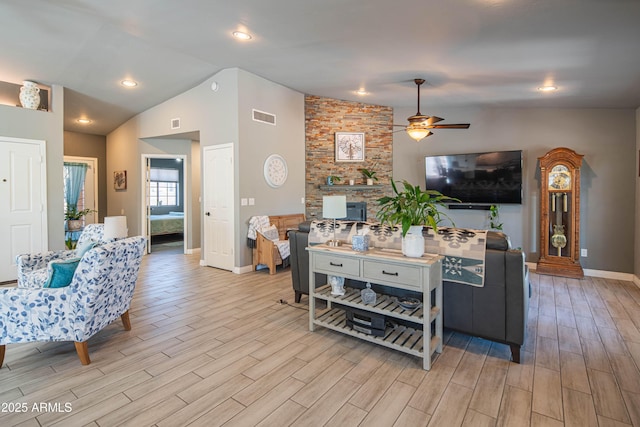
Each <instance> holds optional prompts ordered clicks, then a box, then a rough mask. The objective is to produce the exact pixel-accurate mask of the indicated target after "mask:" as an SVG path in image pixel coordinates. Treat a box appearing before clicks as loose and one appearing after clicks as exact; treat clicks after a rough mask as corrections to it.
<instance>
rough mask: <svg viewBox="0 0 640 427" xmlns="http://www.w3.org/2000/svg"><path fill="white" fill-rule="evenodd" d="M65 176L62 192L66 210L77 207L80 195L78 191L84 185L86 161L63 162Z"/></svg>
mask: <svg viewBox="0 0 640 427" xmlns="http://www.w3.org/2000/svg"><path fill="white" fill-rule="evenodd" d="M64 168H65V171H66V173H65V178H64V194H65V201H66V202H67V210H71V209H77V208H78V198H79V197H80V191H82V186H83V185H84V178H85V176H86V175H87V164H86V163H70V162H65V163H64Z"/></svg>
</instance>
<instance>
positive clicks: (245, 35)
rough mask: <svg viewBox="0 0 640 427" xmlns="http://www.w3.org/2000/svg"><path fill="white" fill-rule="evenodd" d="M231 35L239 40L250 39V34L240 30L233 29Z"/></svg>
mask: <svg viewBox="0 0 640 427" xmlns="http://www.w3.org/2000/svg"><path fill="white" fill-rule="evenodd" d="M233 37H235V38H237V39H240V40H251V34H249V33H245V32H242V31H234V32H233Z"/></svg>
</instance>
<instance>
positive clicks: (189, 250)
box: [187, 248, 200, 255]
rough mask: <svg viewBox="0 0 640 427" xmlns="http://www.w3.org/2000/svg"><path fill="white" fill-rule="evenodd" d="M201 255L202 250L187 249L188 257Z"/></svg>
mask: <svg viewBox="0 0 640 427" xmlns="http://www.w3.org/2000/svg"><path fill="white" fill-rule="evenodd" d="M198 253H200V248H193V249H187V255H193V254H198Z"/></svg>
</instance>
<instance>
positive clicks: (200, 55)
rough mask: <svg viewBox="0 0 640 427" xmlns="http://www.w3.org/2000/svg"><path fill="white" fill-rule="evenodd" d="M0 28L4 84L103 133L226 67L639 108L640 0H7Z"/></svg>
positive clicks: (430, 105) (400, 103)
mask: <svg viewBox="0 0 640 427" xmlns="http://www.w3.org/2000/svg"><path fill="white" fill-rule="evenodd" d="M236 30H243V31H246V32H248V33H250V34H251V35H252V39H251V40H249V41H239V40H237V39H234V38H233V36H232V32H233V31H236ZM0 40H2V41H1V42H0V63H1V64H2V65H1V66H0V81H7V82H12V83H20V82H22V81H23V80H34V81H36V82H39V83H41V84H44V85H51V84H58V85H62V86H64V87H65V129H66V130H72V131H78V132H87V133H93V134H106V133H108V132H110V131H111V130H113V129H114V128H116V127H117V126H118V125H120V124H121V123H123V122H124V121H126V120H127V119H129V118H130V117H132V116H134V115H135V114H137V113H139V112H141V111H144V110H146V109H148V108H150V107H152V106H154V105H157V104H159V103H161V102H162V101H164V100H166V99H168V98H171V97H172V96H175V95H177V94H179V93H181V92H184V91H185V90H187V89H189V88H192V87H194V86H195V85H197V84H199V83H201V82H202V81H204V80H205V79H206V78H208V77H210V76H211V75H213V74H215V73H216V72H217V71H219V70H221V69H224V68H229V67H239V68H242V69H244V70H247V71H249V72H252V73H254V74H257V75H259V76H262V77H264V78H266V79H268V80H271V81H274V82H277V83H280V84H282V85H284V86H287V87H290V88H292V89H295V90H297V91H300V92H302V93H307V94H313V95H321V96H327V97H332V98H337V99H346V100H353V101H361V102H365V103H372V104H379V105H386V106H391V107H411V106H415V105H416V99H415V93H416V90H415V85H414V83H413V79H414V78H415V77H422V78H424V79H426V81H427V83H426V84H425V85H424V86H423V91H422V110H423V111H422V112H423V113H424V114H437V111H434V110H435V109H437V107H440V106H443V107H444V106H447V107H448V106H483V105H489V106H500V107H513V108H518V107H581V108H582V107H583V108H637V107H639V106H640V44H639V43H638V42H639V41H640V1H637V0H448V1H444V0H393V1H389V0H318V1H312V0H237V1H229V0H186V1H177V0H134V1H131V0H109V1H104V0H56V1H50V0H30V1H24V0H3V1H1V2H0ZM125 78H130V79H134V80H136V81H137V82H138V83H139V85H138V86H137V87H136V88H135V89H127V88H124V87H122V86H121V85H120V84H119V83H120V81H122V80H123V79H125ZM543 85H553V86H556V87H557V88H558V90H556V91H555V92H550V93H544V92H541V91H539V90H538V87H540V86H543ZM360 88H363V89H365V90H366V91H367V92H368V94H367V95H363V96H361V95H357V94H356V93H355V91H356V90H357V89H360ZM83 116H86V117H89V118H91V119H92V120H93V123H91V124H90V125H88V126H83V125H80V124H78V123H77V122H76V119H77V118H79V117H83ZM0 120H1V117H0Z"/></svg>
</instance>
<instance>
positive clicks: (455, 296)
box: [289, 221, 530, 363]
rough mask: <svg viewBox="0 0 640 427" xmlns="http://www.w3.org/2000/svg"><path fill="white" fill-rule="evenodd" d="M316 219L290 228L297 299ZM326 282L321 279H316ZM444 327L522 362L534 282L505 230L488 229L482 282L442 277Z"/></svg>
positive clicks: (305, 282)
mask: <svg viewBox="0 0 640 427" xmlns="http://www.w3.org/2000/svg"><path fill="white" fill-rule="evenodd" d="M310 229H311V222H310V221H307V222H303V223H301V224H300V225H299V226H298V229H297V230H290V231H289V241H290V245H291V275H292V281H293V290H294V292H295V300H296V302H300V300H301V296H302V295H303V294H307V295H308V294H309V255H308V253H307V251H306V249H305V248H306V247H307V245H308V244H309V232H310ZM316 282H317V283H318V282H319V283H324V282H323V281H322V280H316ZM443 290H444V292H443V293H444V301H443V317H444V327H445V328H449V329H452V330H455V331H459V332H463V333H466V334H469V335H473V336H477V337H481V338H485V339H488V340H491V341H496V342H500V343H504V344H508V345H509V346H510V348H511V356H512V360H513V361H514V362H516V363H520V347H521V346H522V345H523V343H524V339H525V331H526V323H527V312H528V309H529V297H530V286H529V280H528V270H527V268H526V265H525V260H524V253H523V252H522V251H521V250H514V249H512V248H511V242H510V240H509V238H508V236H506V235H505V234H504V233H501V232H495V231H489V232H488V233H487V243H486V253H485V281H484V286H483V287H475V286H468V285H463V284H459V283H454V282H450V281H446V280H445V281H443Z"/></svg>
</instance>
